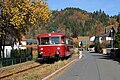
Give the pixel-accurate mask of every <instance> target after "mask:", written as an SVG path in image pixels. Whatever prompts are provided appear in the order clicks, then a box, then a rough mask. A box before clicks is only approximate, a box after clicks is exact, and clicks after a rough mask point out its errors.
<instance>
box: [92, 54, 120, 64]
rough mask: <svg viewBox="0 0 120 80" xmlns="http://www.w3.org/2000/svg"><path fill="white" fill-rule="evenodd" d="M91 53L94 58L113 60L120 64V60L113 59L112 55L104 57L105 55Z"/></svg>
mask: <svg viewBox="0 0 120 80" xmlns="http://www.w3.org/2000/svg"><path fill="white" fill-rule="evenodd" d="M90 53H91V54H92V56H94V57H95V58H97V59H105V60H113V61H117V62H119V63H120V59H115V58H112V57H111V56H110V55H104V54H100V53H95V52H90Z"/></svg>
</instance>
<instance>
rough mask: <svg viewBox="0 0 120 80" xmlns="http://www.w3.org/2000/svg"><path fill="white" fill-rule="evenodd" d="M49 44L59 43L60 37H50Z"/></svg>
mask: <svg viewBox="0 0 120 80" xmlns="http://www.w3.org/2000/svg"><path fill="white" fill-rule="evenodd" d="M50 44H60V37H51V39H50Z"/></svg>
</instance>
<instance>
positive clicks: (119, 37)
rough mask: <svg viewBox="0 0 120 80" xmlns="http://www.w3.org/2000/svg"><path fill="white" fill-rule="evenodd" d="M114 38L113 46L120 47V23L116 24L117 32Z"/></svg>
mask: <svg viewBox="0 0 120 80" xmlns="http://www.w3.org/2000/svg"><path fill="white" fill-rule="evenodd" d="M115 38H116V39H115V47H116V48H120V24H119V26H118V32H117V34H116V36H115Z"/></svg>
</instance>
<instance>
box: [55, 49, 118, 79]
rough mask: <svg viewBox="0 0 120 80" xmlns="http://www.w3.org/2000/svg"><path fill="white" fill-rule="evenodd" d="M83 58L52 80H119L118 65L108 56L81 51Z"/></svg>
mask: <svg viewBox="0 0 120 80" xmlns="http://www.w3.org/2000/svg"><path fill="white" fill-rule="evenodd" d="M83 54H84V57H83V58H82V59H79V60H78V61H76V62H75V63H73V64H72V65H70V66H69V67H68V68H67V69H66V70H65V71H64V72H63V73H61V74H59V75H58V76H56V77H55V78H54V79H53V80H120V64H119V62H118V61H114V60H112V59H110V58H109V57H108V56H105V55H102V54H98V53H90V52H87V51H83Z"/></svg>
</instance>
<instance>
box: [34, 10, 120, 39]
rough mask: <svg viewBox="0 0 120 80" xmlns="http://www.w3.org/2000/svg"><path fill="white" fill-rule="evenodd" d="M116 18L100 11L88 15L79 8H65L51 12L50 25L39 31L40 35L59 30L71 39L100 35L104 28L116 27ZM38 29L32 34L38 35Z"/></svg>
mask: <svg viewBox="0 0 120 80" xmlns="http://www.w3.org/2000/svg"><path fill="white" fill-rule="evenodd" d="M117 17H118V16H113V17H112V16H109V15H107V14H106V13H105V12H104V11H102V10H99V11H95V12H93V13H90V12H87V11H85V10H81V9H79V8H65V9H64V10H60V11H57V10H55V11H52V17H51V20H50V23H49V24H48V25H47V26H44V27H40V29H42V31H41V33H44V32H51V31H58V30H59V31H61V32H62V33H65V34H67V35H69V36H72V37H77V36H92V35H100V34H101V33H103V32H104V29H105V27H107V26H111V25H114V26H117V25H118V21H117ZM40 29H35V30H39V31H37V33H36V32H34V30H32V32H34V34H38V32H40Z"/></svg>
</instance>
